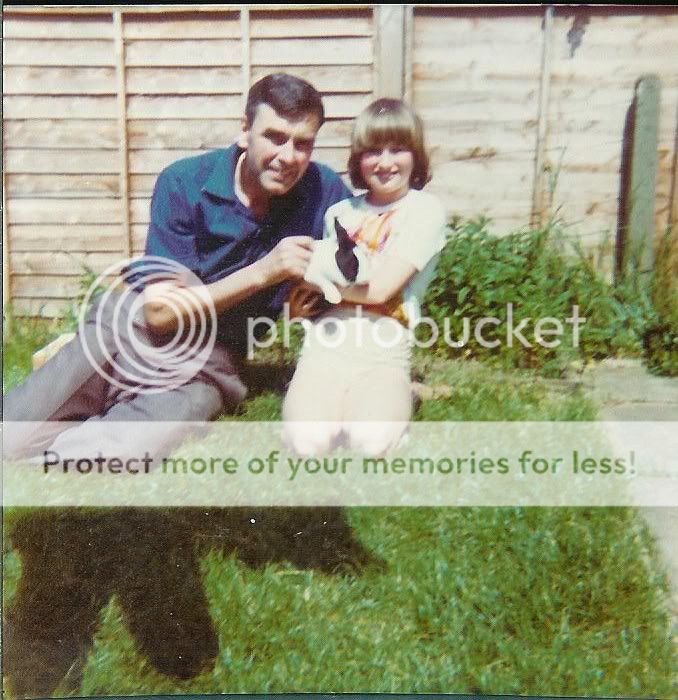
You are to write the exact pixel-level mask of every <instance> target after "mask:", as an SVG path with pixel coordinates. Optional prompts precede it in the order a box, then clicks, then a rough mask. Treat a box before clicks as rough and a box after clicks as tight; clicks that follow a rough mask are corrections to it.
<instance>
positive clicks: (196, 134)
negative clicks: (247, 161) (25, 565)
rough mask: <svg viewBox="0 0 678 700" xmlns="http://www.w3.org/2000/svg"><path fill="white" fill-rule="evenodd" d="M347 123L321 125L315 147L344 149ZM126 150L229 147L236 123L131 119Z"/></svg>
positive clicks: (347, 140) (347, 138)
mask: <svg viewBox="0 0 678 700" xmlns="http://www.w3.org/2000/svg"><path fill="white" fill-rule="evenodd" d="M351 128H352V121H351V120H350V119H340V120H328V121H325V123H324V124H323V126H322V128H321V129H320V131H319V133H318V136H317V138H316V145H318V146H335V147H337V146H348V145H349V144H350V140H351ZM128 129H129V139H130V147H131V148H132V149H135V150H139V149H158V148H159V149H171V148H185V149H196V150H198V149H201V148H205V149H211V148H224V147H226V146H229V145H230V144H231V143H233V141H234V140H235V139H236V138H237V137H238V134H239V133H240V119H203V120H198V119H196V120H191V121H189V120H185V119H162V120H156V119H133V120H130V121H129V123H128Z"/></svg>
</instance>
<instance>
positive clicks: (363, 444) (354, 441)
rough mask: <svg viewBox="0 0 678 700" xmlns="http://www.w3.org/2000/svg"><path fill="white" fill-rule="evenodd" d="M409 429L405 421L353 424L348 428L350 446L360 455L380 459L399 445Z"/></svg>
mask: <svg viewBox="0 0 678 700" xmlns="http://www.w3.org/2000/svg"><path fill="white" fill-rule="evenodd" d="M406 429H407V422H405V421H389V422H371V421H363V422H360V423H351V424H350V426H347V433H348V439H349V444H350V446H351V448H352V449H354V450H356V451H357V452H359V453H360V454H363V455H365V456H370V457H378V456H380V455H383V454H385V453H386V452H388V451H389V450H390V449H391V448H393V447H395V446H396V445H397V444H398V441H399V440H400V438H401V437H402V436H403V433H404V432H405V430H406Z"/></svg>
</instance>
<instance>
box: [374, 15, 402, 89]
mask: <svg viewBox="0 0 678 700" xmlns="http://www.w3.org/2000/svg"><path fill="white" fill-rule="evenodd" d="M375 13H376V24H377V37H376V38H377V41H376V46H375V54H376V55H375V61H374V62H375V67H376V76H375V77H376V80H375V86H374V91H375V97H397V98H401V97H403V95H404V94H405V6H404V5H378V6H376V7H375Z"/></svg>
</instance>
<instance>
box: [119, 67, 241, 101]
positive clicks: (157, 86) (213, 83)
mask: <svg viewBox="0 0 678 700" xmlns="http://www.w3.org/2000/svg"><path fill="white" fill-rule="evenodd" d="M240 87H241V86H240V69H239V68H238V67H237V66H224V67H219V68H211V67H198V68H190V67H185V66H184V67H180V68H174V69H172V72H171V76H170V75H168V72H167V71H165V70H163V69H159V68H128V69H127V93H128V94H130V95H135V94H145V95H181V94H192V95H201V94H204V95H219V94H231V95H233V94H236V95H237V94H239V92H240Z"/></svg>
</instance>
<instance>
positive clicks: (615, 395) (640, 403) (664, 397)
mask: <svg viewBox="0 0 678 700" xmlns="http://www.w3.org/2000/svg"><path fill="white" fill-rule="evenodd" d="M582 382H583V387H584V389H585V390H587V391H588V392H589V394H590V395H591V396H592V398H593V399H594V400H595V401H596V402H597V403H598V405H599V406H600V410H599V416H600V418H601V419H603V420H609V421H671V422H675V423H676V430H678V378H677V377H655V376H653V375H651V374H650V373H649V372H648V371H647V370H646V369H645V368H644V367H643V366H642V364H641V362H640V361H635V360H623V361H622V360H606V361H604V362H601V363H600V364H599V365H596V366H595V367H591V368H587V369H586V370H585V371H584V373H583V376H582ZM641 512H642V514H643V516H644V517H645V519H646V521H647V523H648V524H649V526H650V528H651V530H652V532H653V533H654V536H655V538H656V540H657V545H658V549H659V551H660V553H661V556H662V558H663V560H664V564H665V566H666V571H667V575H668V578H669V583H670V584H671V590H672V596H671V600H672V613H673V632H674V636H678V507H671V508H668V507H667V508H647V507H646V508H641Z"/></svg>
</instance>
